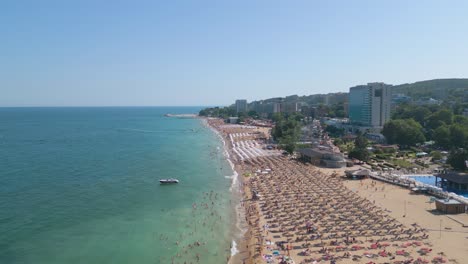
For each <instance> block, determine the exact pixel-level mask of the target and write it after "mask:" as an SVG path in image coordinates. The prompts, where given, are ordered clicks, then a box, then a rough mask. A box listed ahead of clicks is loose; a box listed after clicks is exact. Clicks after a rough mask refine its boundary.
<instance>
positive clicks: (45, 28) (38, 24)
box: [0, 0, 468, 106]
mask: <svg viewBox="0 0 468 264" xmlns="http://www.w3.org/2000/svg"><path fill="white" fill-rule="evenodd" d="M467 10H468V1H435V0H420V1H416V0H415V1H408V0H404V1H400V0H389V1H384V0H382V1H380V0H379V1H375V0H369V1H360V0H356V1H355V0H353V1H347V0H343V1H334V0H331V1H329V0H327V1H312V0H309V1H275V0H268V1H255V0H246V1H244V0H235V1H219V0H216V1H204V0H193V1H177V0H170V1H154V0H152V1H138V0H134V1H119V0H113V1H104V0H92V1H89V0H81V1H66V0H65V1H64V0H57V1H48V0H41V1H37V0H34V1H23V0H4V1H1V2H0V106H185V105H187V106H189V105H196V106H203V105H229V104H232V103H234V101H235V100H236V99H247V100H249V101H252V100H259V99H266V98H271V97H278V96H287V95H293V94H297V95H309V94H318V93H330V92H347V91H349V87H352V86H355V85H358V84H365V83H368V82H375V81H382V82H386V83H389V84H401V83H410V82H415V81H421V80H428V79H436V78H466V77H468V15H467Z"/></svg>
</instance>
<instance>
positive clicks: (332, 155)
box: [298, 148, 346, 168]
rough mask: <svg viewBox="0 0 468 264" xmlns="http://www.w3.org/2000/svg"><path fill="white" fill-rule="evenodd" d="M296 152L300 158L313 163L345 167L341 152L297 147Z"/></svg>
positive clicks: (330, 166)
mask: <svg viewBox="0 0 468 264" xmlns="http://www.w3.org/2000/svg"><path fill="white" fill-rule="evenodd" d="M298 152H299V154H300V159H301V160H303V161H306V162H310V163H312V164H314V165H319V166H324V167H327V168H343V167H346V160H345V159H344V155H343V153H338V152H333V151H332V150H329V149H320V148H304V149H299V150H298Z"/></svg>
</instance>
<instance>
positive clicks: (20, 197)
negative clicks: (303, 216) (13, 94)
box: [0, 107, 233, 264]
mask: <svg viewBox="0 0 468 264" xmlns="http://www.w3.org/2000/svg"><path fill="white" fill-rule="evenodd" d="M199 109H200V108H157V107H154V108H150V107H148V108H138V107H129V108H0V120H1V121H2V122H0V148H1V149H0V164H1V165H0V180H1V181H2V184H1V185H0V198H1V199H0V263H2V264H3V263H170V262H171V261H170V260H171V258H172V257H174V259H175V262H176V263H177V262H180V263H183V261H184V260H189V261H190V260H191V261H195V259H196V258H197V256H196V254H199V258H200V263H223V262H224V261H225V260H226V257H227V256H229V255H230V253H231V252H230V249H229V245H230V241H231V237H232V229H231V226H232V220H231V219H232V218H233V210H232V208H233V205H232V203H231V202H230V200H231V198H232V197H231V193H230V192H229V188H230V187H231V181H232V179H231V178H229V177H225V176H230V175H232V170H231V169H230V166H229V164H228V162H227V161H226V159H225V157H224V156H223V150H222V143H221V142H220V141H219V138H216V135H214V134H213V132H212V131H210V130H209V129H207V128H206V127H205V126H203V125H202V122H201V121H200V120H197V119H177V118H166V117H163V114H165V113H168V112H170V113H193V112H197V111H198V110H199ZM170 177H174V178H178V179H179V180H180V181H181V183H180V184H178V185H170V186H160V185H159V183H158V181H157V180H158V179H160V178H170ZM210 193H212V194H211V199H210ZM202 202H203V203H207V205H206V206H201V205H200V204H201V203H202ZM194 203H196V204H197V206H196V209H194V208H195V206H194ZM206 207H208V209H204V208H206ZM177 241H178V244H179V245H177V244H176V242H177ZM197 241H198V242H199V244H200V246H197V245H195V246H194V247H193V248H192V249H190V248H189V249H187V253H185V249H183V250H182V248H183V247H187V246H188V244H192V245H193V243H196V242H197ZM178 253H179V254H180V257H177V256H176V255H177V254H178Z"/></svg>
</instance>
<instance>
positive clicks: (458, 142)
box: [449, 124, 468, 147]
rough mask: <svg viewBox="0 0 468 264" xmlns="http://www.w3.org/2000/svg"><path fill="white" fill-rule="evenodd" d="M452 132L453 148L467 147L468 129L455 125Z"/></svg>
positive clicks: (452, 126) (451, 129)
mask: <svg viewBox="0 0 468 264" xmlns="http://www.w3.org/2000/svg"><path fill="white" fill-rule="evenodd" d="M449 130H450V143H451V145H452V146H454V147H455V146H458V147H466V146H467V145H468V144H467V139H468V128H467V127H464V126H461V125H459V124H453V125H451V126H450V128H449Z"/></svg>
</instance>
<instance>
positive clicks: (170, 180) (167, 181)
mask: <svg viewBox="0 0 468 264" xmlns="http://www.w3.org/2000/svg"><path fill="white" fill-rule="evenodd" d="M159 182H160V183H161V184H166V183H179V180H178V179H172V178H171V179H161V180H159Z"/></svg>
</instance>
